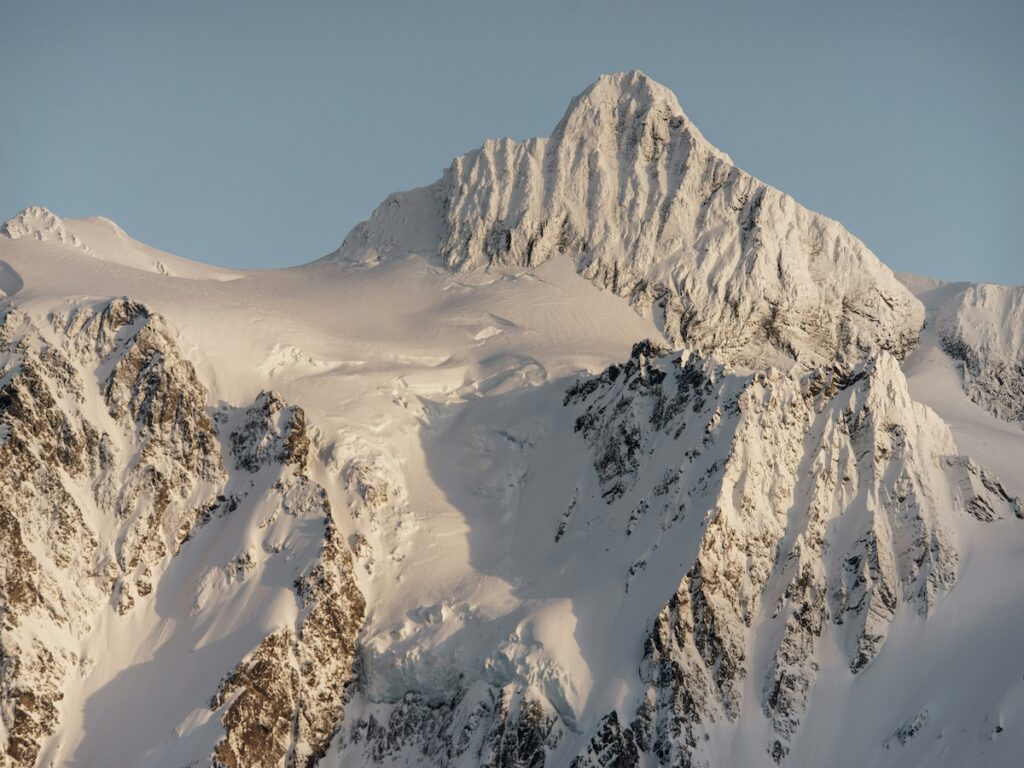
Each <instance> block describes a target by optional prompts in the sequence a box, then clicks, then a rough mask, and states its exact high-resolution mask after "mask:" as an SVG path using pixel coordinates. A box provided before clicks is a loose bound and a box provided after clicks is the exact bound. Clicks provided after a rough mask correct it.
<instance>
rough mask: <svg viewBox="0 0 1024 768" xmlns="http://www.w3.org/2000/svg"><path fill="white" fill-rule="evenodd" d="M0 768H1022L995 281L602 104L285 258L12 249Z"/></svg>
mask: <svg viewBox="0 0 1024 768" xmlns="http://www.w3.org/2000/svg"><path fill="white" fill-rule="evenodd" d="M0 291H2V292H3V293H2V294H0V554H2V558H3V559H2V562H3V567H2V569H0V601H2V602H0V605H2V610H3V621H2V624H0V652H2V664H0V739H2V742H3V754H2V756H0V765H9V766H19V767H20V766H37V765H38V766H50V765H82V766H92V765H104V766H106V765H117V766H120V765H132V766H181V765H196V766H199V765H224V766H279V765H289V766H354V765H360V766H361V765H380V766H408V765H422V766H437V767H438V768H443V767H447V766H453V767H454V766H465V767H468V766H491V767H493V768H498V767H499V766H501V767H505V768H511V767H516V766H521V767H526V766H529V768H540V766H548V767H555V766H575V767H576V768H597V767H598V766H600V767H601V768H609V767H610V766H615V768H626V767H640V766H649V767H653V766H729V765H765V766H774V765H777V764H778V765H793V766H797V765H822V764H827V765H837V766H855V765H856V766H860V765H865V764H868V765H880V766H883V765H892V766H902V765H916V764H929V765H932V764H934V765H950V766H953V765H956V766H960V765H965V764H968V765H981V764H984V765H1015V764H1017V759H1018V757H1017V756H1018V755H1019V753H1020V750H1021V748H1022V747H1024V732H1022V731H1021V729H1020V723H1022V722H1024V662H1022V661H1021V660H1020V656H1019V652H1018V646H1019V641H1018V638H1019V636H1020V632H1021V630H1022V628H1024V624H1022V621H1021V619H1020V616H1021V615H1024V590H1022V589H1021V585H1022V584H1024V580H1022V578H1021V577H1022V576H1024V558H1022V556H1024V509H1022V504H1021V501H1020V500H1019V497H1020V496H1021V495H1024V474H1022V473H1021V471H1020V470H1021V466H1022V465H1024V431H1022V429H1024V427H1022V424H1024V410H1022V408H1024V406H1022V400H1021V397H1020V390H1021V385H1022V384H1024V348H1022V343H1021V339H1022V333H1021V328H1022V327H1024V325H1022V322H1024V316H1022V314H1021V313H1022V309H1021V307H1022V306H1024V302H1022V300H1021V291H1020V289H1019V288H1018V289H1015V288H1005V287H1001V286H990V285H963V284H961V285H946V284H941V283H938V282H936V281H931V280H928V279H926V278H916V277H912V276H901V277H900V278H899V279H897V277H896V276H894V275H893V273H892V272H891V271H890V270H889V269H888V268H887V267H885V266H884V264H882V263H881V262H880V261H879V260H878V259H877V258H876V257H875V256H874V255H873V254H872V253H871V252H870V251H869V250H868V249H867V248H866V247H865V246H864V245H863V244H862V243H860V242H859V241H858V240H857V239H856V238H855V237H853V236H852V235H851V234H849V233H848V232H846V231H845V230H844V229H843V228H842V227H841V225H839V224H838V223H837V222H834V221H831V220H829V219H827V218H825V217H823V216H821V215H819V214H816V213H813V212H810V211H808V210H806V209H804V208H803V207H801V206H800V205H799V204H798V203H796V202H795V201H794V200H792V199H791V198H789V197H787V196H786V195H785V194H783V193H782V192H779V191H778V190H775V189H773V188H771V187H769V186H767V185H765V184H764V183H762V182H760V181H758V180H757V179H754V178H753V177H751V176H749V175H747V174H745V173H743V172H742V171H740V170H738V169H736V168H735V167H734V166H733V165H732V163H731V161H730V160H729V158H728V156H727V155H725V154H724V153H722V152H720V151H719V150H717V149H715V148H714V147H712V146H711V145H710V144H709V143H708V142H707V141H706V140H705V139H704V138H703V137H702V136H701V135H700V133H699V132H698V131H697V130H696V128H695V127H694V126H693V125H692V124H691V123H690V121H689V119H688V118H686V116H685V115H684V114H683V112H682V110H681V109H680V107H679V104H678V103H677V102H676V100H675V97H674V96H673V95H672V94H671V93H670V92H669V91H667V90H666V89H665V88H663V87H662V86H660V85H658V84H657V83H654V82H653V81H651V80H650V79H649V78H647V77H646V76H645V75H643V74H642V73H639V72H630V73H623V74H617V75H610V76H603V77H601V78H600V79H599V80H598V81H597V82H596V83H595V84H594V85H592V86H591V87H590V88H588V89H587V90H586V91H585V92H584V93H582V94H581V95H580V96H579V97H577V98H576V99H574V100H573V102H572V103H571V104H570V107H569V109H568V111H567V113H566V115H565V116H564V117H563V119H562V120H561V121H560V122H559V123H558V125H557V126H556V128H555V130H554V133H553V134H552V137H551V138H549V139H533V140H530V141H526V142H513V141H509V140H503V141H498V142H487V143H486V144H485V145H484V146H483V147H482V148H481V149H480V150H477V151H475V152H471V153H469V154H467V155H465V156H463V157H460V158H456V159H455V160H454V161H453V163H452V165H451V166H450V168H449V169H448V170H447V171H446V172H445V174H444V176H443V177H442V178H441V179H440V180H439V181H438V182H436V183H435V184H433V185H431V186H429V187H424V188H421V189H417V190H413V191H410V192H404V193H398V194H395V195H392V196H391V197H389V198H388V199H387V200H386V201H385V202H384V203H383V204H382V205H381V206H380V207H379V208H378V209H377V210H376V211H375V212H374V214H373V216H372V217H371V218H370V219H369V220H368V221H367V222H364V223H363V224H360V225H359V226H357V227H356V228H355V229H354V230H353V231H352V233H350V234H349V236H348V237H347V238H346V239H345V241H344V243H343V245H342V246H341V248H339V250H338V251H337V252H336V253H334V254H331V255H330V256H327V257H325V258H323V259H321V260H319V261H316V262H312V263H310V264H308V265H307V266H304V267H299V268H295V269H288V270H277V271H260V272H232V271H227V270H222V269H218V268H214V267H207V266H204V265H201V264H195V263H193V262H189V261H187V260H185V259H180V258H178V257H174V256H171V255H170V254H164V253H162V252H160V251H157V250H156V249H153V248H150V247H148V246H145V245H143V244H141V243H138V242H136V241H134V240H132V239H131V238H130V237H128V236H127V235H126V234H125V233H124V232H123V231H122V230H121V229H120V228H119V227H117V226H116V225H115V224H113V223H112V222H109V221H108V220H106V219H83V220H62V219H60V218H59V217H58V216H57V215H55V214H53V213H51V212H49V211H47V210H46V209H43V208H38V207H36V208H29V209H26V210H25V211H23V212H22V213H20V214H18V215H17V216H15V217H14V218H13V219H11V220H10V221H8V222H7V224H5V225H4V228H3V232H2V234H0Z"/></svg>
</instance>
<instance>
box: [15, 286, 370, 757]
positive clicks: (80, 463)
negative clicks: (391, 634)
mask: <svg viewBox="0 0 1024 768" xmlns="http://www.w3.org/2000/svg"><path fill="white" fill-rule="evenodd" d="M0 311H2V312H3V319H2V323H0V423H2V435H3V439H2V440H0V457H2V461H0V468H2V471H0V520H2V521H3V522H2V529H3V532H4V533H3V536H2V539H0V548H2V554H3V558H4V562H5V563H6V566H5V568H4V570H3V572H2V576H3V579H2V606H3V625H2V627H0V647H2V653H3V657H4V660H5V663H4V665H3V667H2V676H0V699H2V703H3V706H2V708H0V712H2V717H3V725H4V733H5V738H4V744H3V755H2V758H0V764H2V765H10V766H32V765H35V763H36V758H37V755H38V754H39V749H40V746H41V744H42V742H43V741H44V740H45V739H46V737H47V736H48V735H49V734H51V733H53V732H54V730H55V728H56V727H57V725H58V723H59V721H60V707H61V700H62V699H63V698H64V694H65V691H66V689H67V687H68V686H69V685H73V684H75V683H74V680H75V676H76V674H87V673H88V670H89V668H90V665H91V664H92V660H90V659H88V658H83V657H81V656H80V655H79V654H78V652H77V650H76V649H77V647H78V646H79V644H80V643H81V641H83V640H84V639H85V638H87V637H88V635H89V633H90V632H91V630H92V628H93V625H94V623H95V621H96V617H97V616H98V615H99V614H100V613H102V611H103V610H104V609H105V607H106V606H109V607H110V608H112V609H113V610H114V611H115V612H116V613H117V614H120V615H122V616H125V615H127V614H129V613H131V612H133V609H134V608H135V607H136V605H137V603H138V601H140V600H146V599H152V593H153V592H154V590H155V589H156V587H157V585H158V583H159V581H160V578H161V576H162V574H163V572H164V571H165V570H166V569H167V567H168V565H169V564H170V561H171V560H172V559H173V558H174V557H175V555H176V554H177V553H178V552H179V551H180V550H181V548H182V547H183V546H185V545H186V542H188V541H190V540H191V539H193V538H194V537H196V536H198V535H201V533H202V531H201V529H202V528H203V526H204V525H206V524H208V523H209V522H210V521H211V519H213V518H215V517H218V516H222V515H226V514H229V513H234V514H245V511H244V510H245V508H246V507H247V506H251V503H252V502H251V500H249V499H247V498H246V495H247V494H246V493H244V492H241V493H240V492H234V493H232V492H230V491H229V490H228V489H229V488H234V487H235V486H236V485H237V482H236V481H235V478H236V477H237V475H238V473H239V472H241V473H253V472H257V471H261V470H263V471H265V472H270V473H274V474H276V476H277V480H276V482H274V483H273V484H272V486H271V493H273V494H275V495H276V496H277V497H278V499H279V504H278V506H279V507H280V508H282V509H284V510H285V511H287V512H288V513H290V514H291V515H293V516H300V515H302V516H304V517H317V518H319V520H320V525H321V534H320V538H321V542H322V543H321V546H320V547H319V553H318V555H317V557H316V558H315V559H313V560H312V561H311V563H310V565H309V566H308V570H307V572H306V573H305V574H304V575H303V576H302V578H301V579H300V580H299V581H298V582H297V583H296V585H295V599H296V602H297V603H298V605H299V609H298V618H297V620H296V622H295V624H294V626H293V627H291V628H290V629H288V630H284V631H283V632H284V634H283V635H282V634H280V633H279V634H275V635H272V636H270V637H268V639H267V640H266V641H265V644H266V645H268V646H269V645H272V644H273V643H274V642H277V641H279V640H280V638H281V637H284V636H286V637H288V638H289V641H288V642H289V644H290V645H289V647H290V648H291V649H292V657H289V658H291V660H292V661H293V663H294V668H293V669H292V668H289V669H290V670H291V671H290V672H289V674H293V675H294V677H295V680H296V688H295V689H294V690H292V689H289V695H290V696H291V698H288V699H283V700H281V701H278V702H276V703H275V705H277V706H281V707H284V708H287V709H288V718H287V720H288V722H289V724H290V725H289V738H290V741H288V742H287V745H286V746H287V749H286V751H287V752H288V754H289V755H290V756H291V757H290V759H292V760H293V762H294V763H295V764H297V765H312V764H313V762H315V759H316V757H317V756H320V755H322V754H323V753H324V751H325V749H326V745H327V743H328V742H329V740H330V738H331V736H332V735H333V733H334V729H335V727H336V724H337V723H338V722H339V721H340V719H341V717H342V710H341V707H342V704H341V692H342V689H343V687H344V684H345V681H346V680H347V676H348V673H349V670H350V668H351V664H352V659H353V657H354V638H355V635H356V633H357V632H358V629H359V627H360V626H361V623H362V618H363V614H364V610H365V603H364V601H363V598H362V595H361V593H360V591H359V588H358V586H357V585H356V583H355V580H354V576H353V572H354V571H353V565H352V557H351V554H350V552H349V550H348V547H347V545H346V544H345V542H344V541H343V540H342V539H341V538H340V534H339V533H338V532H337V529H336V526H335V524H334V522H333V518H332V514H331V508H330V504H329V502H328V500H327V494H326V492H325V491H324V489H323V488H322V487H320V486H319V485H317V484H316V483H314V482H312V481H311V480H310V479H309V478H308V477H307V476H306V475H305V474H304V473H305V471H306V466H307V461H308V454H309V453H310V438H309V435H308V432H307V430H306V426H305V420H304V415H303V412H302V411H301V409H298V408H295V407H293V406H287V405H286V404H284V403H283V402H282V401H281V400H280V398H278V397H277V396H276V395H274V394H272V393H263V394H261V395H260V396H259V397H258V398H257V400H256V402H255V403H254V404H253V405H252V406H250V407H249V408H248V409H244V410H242V411H241V424H240V426H239V427H238V428H237V429H235V430H234V431H233V432H232V433H231V435H230V441H225V440H223V439H222V438H221V436H220V434H219V432H220V424H222V423H226V422H228V421H230V420H231V419H232V416H231V414H230V413H229V412H227V411H224V410H223V409H222V410H220V411H217V412H216V413H215V414H214V416H213V417H211V415H210V411H209V408H208V405H207V403H208V400H209V393H208V392H207V390H206V389H205V387H204V386H203V385H202V384H201V383H200V382H199V380H198V378H197V376H196V373H195V370H194V368H193V366H192V365H191V363H189V362H188V361H187V360H185V359H184V358H183V357H182V355H181V353H180V350H179V349H178V347H177V344H176V342H175V339H174V337H173V335H172V333H171V332H170V331H169V329H168V328H167V326H166V325H165V323H164V322H163V320H162V319H161V318H160V317H158V316H156V315H154V314H153V313H151V312H150V311H149V310H148V309H147V308H146V307H144V306H142V305H140V304H138V303H136V302H132V301H130V300H127V299H114V300H111V301H109V302H101V303H100V304H98V305H78V306H74V307H73V308H72V310H71V311H70V312H67V313H64V312H54V313H51V314H50V315H49V317H47V318H45V323H42V324H40V323H39V322H37V321H36V320H34V319H33V318H31V317H30V316H29V315H28V314H27V313H26V312H24V311H23V310H21V309H19V308H17V307H15V306H12V305H11V304H9V303H7V302H5V303H4V304H3V306H2V309H0ZM225 443H227V444H229V445H230V452H229V451H228V450H227V446H226V445H225ZM226 456H228V457H230V458H231V459H232V461H231V464H230V465H228V466H226V465H225V457H226ZM247 502H248V503H247ZM240 507H241V508H242V509H241V511H239V508H240ZM267 524H268V522H267V521H264V525H267ZM235 565H236V566H237V567H238V569H240V570H244V569H246V568H247V567H252V566H254V565H255V563H254V562H253V561H252V556H251V554H249V555H248V557H242V558H240V559H239V562H237V563H235ZM262 647H263V646H262V645H261V648H262ZM279 661H280V657H279V655H275V658H274V662H275V663H277V662H279ZM250 666H251V665H250ZM238 675H239V673H238V672H237V670H236V673H235V675H234V677H235V678H237V677H238ZM239 689H240V685H239V684H238V683H237V682H235V683H233V688H232V689H231V692H232V694H233V698H232V701H231V703H230V704H231V705H230V706H229V707H228V708H227V710H226V712H225V714H224V721H225V728H226V735H225V738H224V740H223V742H222V744H221V745H220V746H219V747H218V750H217V755H218V759H219V758H221V757H223V758H225V759H224V760H223V762H224V763H225V764H227V765H232V764H245V765H268V766H269V765H277V764H278V762H279V758H280V757H281V755H283V754H284V753H283V752H282V753H281V754H276V753H273V754H270V753H269V752H266V751H265V750H264V751H263V752H260V749H259V748H257V747H253V746H252V745H253V743H254V740H255V739H256V737H255V734H256V733H257V732H258V731H259V727H258V724H259V723H262V722H263V718H264V716H265V712H264V711H263V708H264V706H265V704H266V702H267V699H266V698H265V697H264V696H263V695H262V694H261V697H260V702H261V704H260V707H259V708H258V709H259V712H258V713H254V712H252V711H247V710H246V709H245V699H244V697H242V696H240V695H239V694H238V691H239ZM225 701H226V699H225ZM240 701H241V703H239V702H240ZM293 722H294V727H293V726H292V725H291V723H293ZM254 728H255V729H256V730H254ZM234 747H237V748H238V750H237V751H236V752H237V753H233V752H232V748H234ZM247 748H251V749H255V750H256V752H257V753H259V754H260V755H262V757H259V758H258V759H249V757H246V758H245V759H244V760H243V761H242V763H237V762H232V760H233V759H234V758H235V757H237V756H238V755H239V754H244V749H247ZM267 755H270V756H267Z"/></svg>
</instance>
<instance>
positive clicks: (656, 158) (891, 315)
mask: <svg viewBox="0 0 1024 768" xmlns="http://www.w3.org/2000/svg"><path fill="white" fill-rule="evenodd" d="M411 195H412V197H410V196H411ZM438 208H439V209H440V210H439V213H438V214H431V215H439V216H440V218H441V221H440V224H439V225H435V226H434V228H433V230H431V228H430V227H429V226H423V225H422V222H423V221H426V220H429V219H430V215H425V214H423V211H425V210H428V209H430V210H434V209H438ZM411 211H419V212H418V213H412V212H411ZM417 222H419V223H417ZM386 225H387V226H386ZM413 231H415V233H416V234H415V236H413V235H412V234H410V233H411V232H413ZM430 236H433V237H436V238H437V240H436V241H434V243H433V244H432V247H431V245H426V243H425V240H429V239H430ZM414 241H415V242H416V244H417V245H416V247H418V248H421V249H422V248H423V247H424V245H426V247H427V248H430V250H432V251H436V252H437V253H438V254H439V255H440V257H441V259H442V260H443V261H444V263H445V264H447V265H448V266H449V267H450V268H452V269H455V270H468V269H474V268H478V267H482V266H486V265H492V264H493V265H505V266H509V265H511V266H517V267H532V266H535V265H537V264H540V263H542V262H544V261H545V260H547V259H550V258H553V257H556V256H564V257H568V258H571V259H573V261H574V263H575V265H576V269H577V271H578V272H579V273H580V274H581V275H583V276H584V277H586V278H588V279H590V280H593V281H594V282H595V283H597V284H598V285H599V286H601V287H603V288H606V289H608V290H610V291H613V292H614V293H616V294H618V295H621V296H624V297H627V298H628V299H629V300H630V301H631V302H633V303H634V305H635V307H636V308H637V309H638V310H640V311H642V312H653V313H654V315H655V317H656V318H657V319H658V321H659V323H660V324H661V325H663V329H664V330H663V332H664V334H665V336H666V337H667V338H668V339H669V340H670V341H671V342H672V343H673V344H674V345H678V346H686V347H689V348H693V349H696V350H699V351H703V352H707V353H712V354H714V355H715V356H717V357H718V358H719V359H721V360H724V361H727V362H730V363H736V364H741V365H744V366H747V367H750V368H757V367H761V366H762V365H764V364H776V365H781V366H788V365H790V364H792V363H794V362H795V363H797V364H798V366H800V367H801V368H809V367H813V366H815V365H818V364H821V363H823V362H828V361H839V362H846V363H855V362H857V361H860V360H863V359H866V358H868V357H870V356H872V355H874V354H877V353H878V352H879V351H881V350H887V351H890V352H892V353H893V354H895V355H896V356H898V357H902V356H903V355H904V354H905V353H906V352H907V350H908V349H909V348H910V347H911V346H913V344H914V343H915V341H916V339H917V336H918V334H919V332H920V329H921V325H922V322H923V317H924V315H923V309H922V307H921V305H920V303H919V302H918V301H917V300H916V299H915V298H914V297H913V296H912V295H911V294H910V293H909V292H908V291H907V290H906V289H905V288H904V287H903V285H902V284H900V283H899V282H898V281H897V280H896V279H895V278H894V276H893V274H892V273H891V272H890V271H889V269H888V268H886V267H885V266H884V265H883V264H881V263H880V262H879V261H878V259H876V258H875V256H874V255H873V254H872V253H871V252H870V251H869V250H868V249H867V248H866V247H865V246H864V245H863V244H862V243H861V242H860V241H859V240H857V239H856V238H855V237H854V236H852V235H851V234H850V233H849V232H847V231H846V230H845V229H843V228H842V226H840V225H839V224H838V223H837V222H835V221H832V220H830V219H827V218H825V217H824V216H821V215H819V214H816V213H813V212H811V211H808V210H807V209H805V208H803V207H802V206H801V205H799V204H798V203H797V202H796V201H794V200H793V199H792V198H790V197H789V196H787V195H784V194H783V193H781V192H780V191H778V190H776V189H774V188H772V187H769V186H768V185H766V184H764V183H762V182H760V181H758V180H757V179H755V178H753V177H752V176H750V175H748V174H746V173H744V172H742V171H740V170H739V169H737V168H736V167H735V166H734V165H733V164H732V162H731V161H730V159H729V157H728V156H727V155H725V154H724V153H722V152H720V151H719V150H717V149H715V148H714V147H713V146H711V145H710V144H709V143H708V142H707V141H706V140H705V139H704V138H703V137H702V136H701V134H700V133H699V132H698V131H697V129H696V128H695V127H694V126H693V124H692V123H691V122H690V120H689V119H688V118H687V117H686V115H685V114H683V111H682V109H681V108H680V106H679V104H678V102H677V101H676V98H675V96H673V94H672V93H671V92H670V91H668V90H667V89H666V88H664V87H662V86H661V85H658V84H657V83H655V82H654V81H652V80H651V79H650V78H648V77H647V76H646V75H644V74H643V73H642V72H638V71H633V72H626V73H620V74H615V75H606V76H603V77H601V78H600V79H599V80H598V81H597V82H596V83H595V84H594V85H592V86H591V87H590V88H588V89H587V90H586V91H585V92H583V93H582V94H581V95H580V96H578V97H577V98H576V99H574V101H573V102H572V104H571V105H570V107H569V110H568V111H567V112H566V114H565V116H564V117H563V118H562V120H561V122H560V123H559V124H558V126H557V127H556V129H555V131H554V134H553V135H552V137H551V138H550V139H531V140H529V141H524V142H516V141H512V140H509V139H503V140H498V141H488V142H487V143H486V144H484V146H483V147H482V148H481V149H479V150H477V151H475V152H471V153H469V154H467V155H464V156H462V157H459V158H456V159H455V160H454V162H453V163H452V165H451V166H450V168H448V170H447V171H446V172H445V175H444V177H443V179H442V180H441V181H440V182H438V183H437V184H436V185H434V187H431V188H428V189H426V190H419V191H417V192H416V193H407V194H406V195H405V196H393V197H392V198H389V200H388V201H387V202H386V203H385V204H384V206H381V209H378V211H377V212H375V214H374V216H373V218H372V219H371V220H370V222H368V223H367V224H365V225H361V226H360V227H358V228H357V230H356V231H354V232H353V235H351V236H350V238H349V239H348V240H347V241H346V243H345V245H344V246H343V247H342V249H341V254H342V255H343V257H346V258H353V259H361V260H365V259H366V254H367V253H372V254H375V255H377V256H379V255H382V254H386V253H391V252H394V251H395V250H396V247H397V246H399V244H405V245H404V247H400V248H397V249H398V250H403V249H408V248H411V247H412V245H411V244H412V243H413V242H414ZM420 252H422V250H421V251H420Z"/></svg>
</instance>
